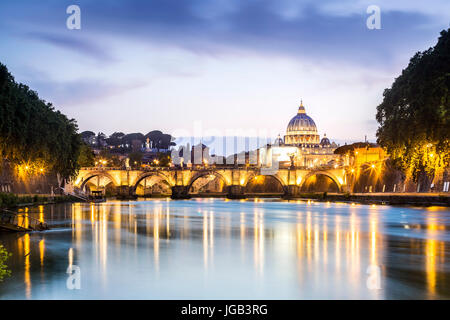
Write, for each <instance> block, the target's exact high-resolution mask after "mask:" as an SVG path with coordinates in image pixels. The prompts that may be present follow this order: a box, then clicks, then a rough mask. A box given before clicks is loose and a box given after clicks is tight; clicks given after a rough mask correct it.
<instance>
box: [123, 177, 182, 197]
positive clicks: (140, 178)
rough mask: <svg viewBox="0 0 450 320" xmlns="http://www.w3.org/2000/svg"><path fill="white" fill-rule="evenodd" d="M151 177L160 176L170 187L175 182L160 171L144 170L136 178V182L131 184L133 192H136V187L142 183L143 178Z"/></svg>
mask: <svg viewBox="0 0 450 320" xmlns="http://www.w3.org/2000/svg"><path fill="white" fill-rule="evenodd" d="M150 177H159V178H160V179H161V181H162V182H164V183H166V184H167V185H168V186H169V187H173V186H174V184H173V183H171V182H170V178H169V177H168V176H167V175H165V174H164V173H162V172H160V171H156V172H144V173H142V174H141V175H139V176H138V177H137V178H136V181H135V183H134V184H133V185H132V186H131V187H132V192H133V194H135V193H136V189H137V187H138V186H139V183H141V181H142V180H144V179H147V178H150Z"/></svg>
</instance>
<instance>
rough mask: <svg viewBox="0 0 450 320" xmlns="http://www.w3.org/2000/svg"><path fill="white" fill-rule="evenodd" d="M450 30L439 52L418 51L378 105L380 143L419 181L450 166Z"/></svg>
mask: <svg viewBox="0 0 450 320" xmlns="http://www.w3.org/2000/svg"><path fill="white" fill-rule="evenodd" d="M449 87H450V29H448V30H444V31H442V32H441V36H440V37H439V40H438V42H437V44H436V46H434V47H433V48H430V49H428V50H426V51H424V52H418V53H416V54H415V55H414V57H412V58H411V60H410V62H409V65H408V66H407V67H406V69H404V70H403V71H402V74H401V75H400V76H399V77H398V78H396V79H395V81H394V83H393V84H392V86H391V88H389V89H386V90H385V91H384V94H383V97H384V98H383V102H382V103H381V104H380V105H379V106H378V107H377V115H376V119H377V121H378V123H379V124H380V126H379V128H378V131H377V138H378V143H379V144H380V145H381V146H382V147H384V148H385V149H386V151H387V152H388V154H389V156H390V158H391V160H392V161H393V163H394V164H395V165H396V166H397V167H399V168H401V169H403V170H404V171H405V172H407V173H410V174H411V176H412V178H413V180H414V181H417V179H418V177H419V176H420V175H421V174H426V176H427V177H429V178H431V177H432V176H433V175H434V174H435V173H436V170H439V169H442V168H444V167H448V164H449V139H450V137H449V135H450V129H449V128H450V101H449Z"/></svg>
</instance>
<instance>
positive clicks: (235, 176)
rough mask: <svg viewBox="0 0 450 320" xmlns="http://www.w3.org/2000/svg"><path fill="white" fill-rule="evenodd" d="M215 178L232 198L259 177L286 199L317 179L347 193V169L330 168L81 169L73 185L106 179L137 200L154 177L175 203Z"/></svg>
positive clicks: (242, 193) (243, 191)
mask: <svg viewBox="0 0 450 320" xmlns="http://www.w3.org/2000/svg"><path fill="white" fill-rule="evenodd" d="M211 175H213V176H215V177H218V178H219V179H221V180H222V181H223V185H224V190H225V192H226V194H227V196H228V197H229V198H244V197H245V188H246V186H247V184H248V183H249V181H250V180H251V179H254V178H256V177H258V176H266V177H267V176H270V177H273V178H275V179H276V180H277V181H278V182H279V183H280V185H281V186H282V190H283V193H284V196H286V197H290V196H291V197H295V196H296V195H298V194H299V193H300V190H301V189H302V187H303V185H304V184H305V182H306V181H307V180H308V178H310V177H312V176H317V175H324V176H327V177H329V178H330V179H331V180H332V181H333V182H334V183H335V184H336V186H337V188H338V191H339V192H345V191H347V189H348V188H347V179H348V178H347V176H348V175H349V172H348V169H347V168H345V167H331V168H324V167H320V168H313V169H312V168H297V167H289V168H280V169H275V170H271V169H270V168H265V167H245V166H243V167H238V166H223V167H219V166H217V167H216V166H209V167H206V166H196V167H192V168H176V167H175V168H166V167H160V168H157V167H155V168H145V169H140V170H132V169H130V170H125V169H118V168H101V167H96V168H82V169H81V170H80V171H79V173H78V176H77V177H76V178H75V179H74V182H73V185H74V186H75V187H77V188H79V189H82V190H83V189H84V187H85V186H86V183H87V182H88V181H90V180H91V179H93V178H95V177H98V178H107V179H108V180H110V182H111V183H112V184H113V186H114V187H115V188H116V190H118V193H119V194H120V195H121V196H135V195H136V189H137V187H138V185H139V184H140V183H141V182H142V181H143V180H144V179H146V178H149V177H155V178H158V180H160V181H162V182H164V183H166V184H167V185H168V186H170V188H171V189H172V198H173V199H185V198H188V197H189V190H190V188H191V186H192V184H193V183H194V182H195V181H196V180H197V179H199V178H201V177H205V176H211Z"/></svg>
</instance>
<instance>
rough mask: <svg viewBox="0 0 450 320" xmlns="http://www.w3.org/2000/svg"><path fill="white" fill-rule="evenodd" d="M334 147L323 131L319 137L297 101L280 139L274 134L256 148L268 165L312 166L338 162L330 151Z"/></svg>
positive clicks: (302, 106) (301, 104)
mask: <svg viewBox="0 0 450 320" xmlns="http://www.w3.org/2000/svg"><path fill="white" fill-rule="evenodd" d="M338 147H339V146H338V145H337V144H336V143H334V142H330V139H329V138H328V137H327V136H326V134H324V136H323V138H322V139H321V138H320V135H319V132H318V130H317V126H316V123H315V122H314V120H313V119H312V118H311V117H310V116H308V115H307V113H306V109H305V106H304V105H303V102H300V106H299V107H298V111H297V114H296V115H295V116H294V117H293V118H292V119H291V120H290V121H289V123H288V126H287V129H286V134H285V136H284V139H283V138H281V136H278V138H277V139H276V140H275V142H274V143H273V144H272V145H269V146H267V147H266V148H263V149H262V150H260V152H261V156H262V157H261V158H262V160H263V163H264V164H265V165H269V166H270V165H272V164H273V162H274V161H275V162H277V163H279V165H281V166H287V165H295V166H297V167H308V168H313V167H320V166H335V165H340V164H342V163H341V162H342V161H344V160H343V159H341V158H340V156H339V155H336V154H334V150H336V148H338Z"/></svg>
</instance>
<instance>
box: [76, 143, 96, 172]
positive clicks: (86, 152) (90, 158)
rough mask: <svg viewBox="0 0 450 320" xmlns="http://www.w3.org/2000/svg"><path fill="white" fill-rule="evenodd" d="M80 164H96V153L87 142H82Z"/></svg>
mask: <svg viewBox="0 0 450 320" xmlns="http://www.w3.org/2000/svg"><path fill="white" fill-rule="evenodd" d="M78 164H79V165H80V167H93V166H94V165H95V154H94V152H93V151H92V149H91V147H90V146H88V145H87V144H85V143H82V144H81V146H80V154H79V156H78Z"/></svg>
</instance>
